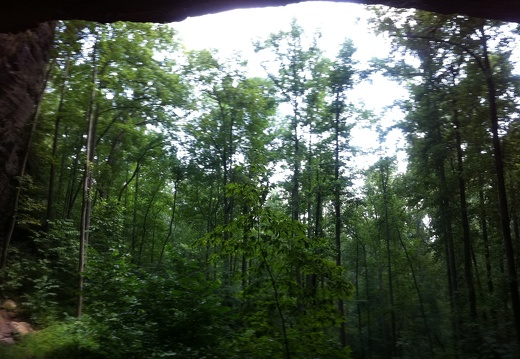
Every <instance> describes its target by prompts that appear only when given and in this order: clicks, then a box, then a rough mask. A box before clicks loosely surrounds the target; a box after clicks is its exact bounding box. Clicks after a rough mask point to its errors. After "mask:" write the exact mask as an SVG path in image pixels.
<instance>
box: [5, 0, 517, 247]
mask: <svg viewBox="0 0 520 359" xmlns="http://www.w3.org/2000/svg"><path fill="white" fill-rule="evenodd" d="M296 2H299V1H291V0H177V1H173V0H72V1H71V0H38V1H34V0H18V1H10V2H8V3H7V4H3V5H2V8H1V11H0V244H1V243H2V242H3V240H4V238H5V237H4V235H5V233H6V224H7V223H8V221H9V219H10V217H11V216H12V213H13V210H12V208H13V195H14V190H15V186H16V181H15V177H16V176H17V175H19V174H20V170H21V165H22V160H23V155H24V152H25V149H26V146H27V139H28V133H29V130H30V123H31V117H32V115H33V113H34V110H35V107H36V105H37V103H38V101H39V98H40V93H41V88H42V84H43V78H44V74H45V69H46V64H47V59H48V53H49V49H50V46H51V42H52V34H53V24H52V23H49V22H46V21H49V20H58V19H62V20H69V19H81V20H93V21H98V22H114V21H118V20H128V21H138V22H171V21H181V20H184V19H185V18H186V17H188V16H197V15H203V14H209V13H215V12H219V11H225V10H230V9H235V8H251V7H262V6H282V5H287V4H290V3H296ZM349 2H355V3H364V4H382V5H389V6H394V7H401V8H418V9H422V10H429V11H436V12H439V13H444V14H448V13H462V14H467V15H471V16H477V17H486V18H489V19H497V20H503V21H515V22H520V1H519V0H350V1H349ZM42 22H44V23H42ZM28 29H30V30H28ZM9 32H13V33H16V34H7V33H9ZM2 33H3V34H2Z"/></svg>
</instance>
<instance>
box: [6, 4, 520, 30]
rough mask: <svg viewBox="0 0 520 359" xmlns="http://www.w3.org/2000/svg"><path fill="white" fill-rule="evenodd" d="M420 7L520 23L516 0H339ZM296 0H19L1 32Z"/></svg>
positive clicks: (161, 18)
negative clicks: (56, 22) (75, 21)
mask: <svg viewBox="0 0 520 359" xmlns="http://www.w3.org/2000/svg"><path fill="white" fill-rule="evenodd" d="M341 1H343V2H353V3H363V4H371V5H372V4H381V5H388V6H394V7H401V8H418V9H422V10H428V11H435V12H439V13H443V14H449V13H462V14H467V15H471V16H476V17H485V18H489V19H496V20H503V21H514V22H520V1H518V0H341ZM297 2H301V1H295V0H176V1H173V0H144V1H143V0H73V1H71V0H38V1H34V0H18V1H10V2H8V4H6V5H3V6H2V10H1V11H0V32H9V31H20V30H25V29H27V28H32V27H35V26H36V25H37V24H38V23H40V22H43V21H48V20H70V19H82V20H93V21H98V22H113V21H118V20H126V21H139V22H172V21H181V20H184V19H185V18H186V17H188V16H198V15H204V14H209V13H215V12H219V11H225V10H230V9H236V8H251V7H265V6H282V5H287V4H290V3H297Z"/></svg>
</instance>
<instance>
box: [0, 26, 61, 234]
mask: <svg viewBox="0 0 520 359" xmlns="http://www.w3.org/2000/svg"><path fill="white" fill-rule="evenodd" d="M53 33H54V23H53V22H47V23H42V24H40V25H39V26H38V27H37V28H35V29H33V30H27V31H24V32H20V33H18V34H16V35H13V34H0V243H1V242H2V240H3V235H4V233H5V225H6V223H7V222H8V221H9V219H10V217H11V215H12V209H13V206H12V202H13V195H14V191H15V189H16V185H17V181H16V176H18V175H19V174H20V170H21V165H22V160H23V156H24V153H25V150H26V145H27V138H28V134H29V130H30V127H31V126H30V125H31V119H32V115H33V113H34V110H35V108H36V105H37V103H38V101H39V100H40V95H41V91H42V85H43V80H44V76H45V72H46V68H47V62H48V57H49V56H48V55H49V51H50V49H51V44H52V37H53Z"/></svg>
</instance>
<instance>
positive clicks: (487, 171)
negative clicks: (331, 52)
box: [0, 8, 520, 359]
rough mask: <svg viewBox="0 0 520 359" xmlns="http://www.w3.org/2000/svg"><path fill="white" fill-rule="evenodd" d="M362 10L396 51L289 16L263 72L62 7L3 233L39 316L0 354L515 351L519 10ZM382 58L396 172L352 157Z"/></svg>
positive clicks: (155, 28) (16, 296) (7, 260)
mask: <svg viewBox="0 0 520 359" xmlns="http://www.w3.org/2000/svg"><path fill="white" fill-rule="evenodd" d="M372 11H373V18H372V20H371V30H372V31H373V32H374V33H376V34H379V35H380V36H385V37H386V38H388V41H390V42H391V45H392V52H391V53H390V54H388V57H386V58H379V59H373V60H372V61H371V62H370V63H359V62H358V61H356V60H355V57H354V55H355V53H356V48H355V46H354V43H353V42H352V41H351V40H350V39H345V41H344V42H343V44H342V45H341V46H340V47H339V48H338V49H337V52H336V56H335V57H327V56H325V54H324V52H323V50H322V49H321V48H320V41H319V40H320V37H319V33H317V32H316V33H308V32H306V31H304V29H303V27H301V26H300V25H299V24H298V22H297V21H296V20H294V21H293V22H291V24H290V26H289V27H288V28H287V29H288V30H280V31H279V32H276V33H272V34H271V35H270V36H269V37H267V38H264V39H259V40H255V41H254V44H253V46H254V49H255V53H256V54H257V56H258V57H259V58H262V59H263V62H262V66H263V68H264V70H265V71H264V72H265V74H264V76H260V77H253V76H250V75H249V73H248V71H247V61H246V60H245V59H243V58H240V57H239V56H238V55H237V56H236V57H235V58H233V59H228V60H227V61H223V60H222V59H221V58H220V57H219V56H218V54H217V53H216V50H211V49H207V50H186V49H185V48H184V47H183V46H182V44H181V42H180V41H179V40H178V38H177V34H176V31H175V30H174V28H173V27H171V26H169V25H159V24H146V23H144V24H143V23H140V24H138V23H114V24H99V23H91V22H83V21H67V22H64V21H62V22H58V23H57V27H56V34H55V42H54V47H53V52H52V55H51V58H50V60H49V64H48V70H47V74H46V79H45V85H44V88H43V89H42V101H41V103H40V105H39V106H38V108H36V109H35V110H34V116H33V121H32V127H31V129H29V130H30V138H29V141H28V143H27V150H26V153H25V161H24V163H25V164H24V170H23V173H22V175H21V176H20V177H19V178H18V190H17V196H16V211H15V213H16V215H15V216H14V217H13V218H12V220H11V223H10V226H9V228H8V229H9V230H8V233H6V234H5V235H4V234H2V237H1V238H0V245H1V258H0V300H6V299H9V300H13V301H15V302H16V303H17V304H18V305H19V306H20V307H21V308H22V310H23V315H24V316H25V318H26V320H27V321H29V322H30V323H32V325H33V326H34V328H35V329H36V330H35V331H34V332H33V333H30V334H28V335H24V336H23V337H20V338H17V340H16V342H15V343H14V344H2V343H0V357H1V358H6V359H21V358H34V359H70V358H85V359H119V358H121V359H123V358H124V359H133V358H135V359H148V358H185V359H190V358H193V359H202V358H207V359H210V358H213V359H218V358H226V359H233V358H236V359H239V358H240V359H244V358H246V359H264V358H271V359H278V358H279V359H307V358H308V359H316V358H324V359H334V358H352V359H370V358H374V359H375V358H410V359H411V358H460V359H466V358H468V359H469V358H482V359H484V358H493V359H495V358H512V359H514V358H518V357H519V356H520V349H519V348H520V295H519V288H518V275H519V269H518V262H519V260H520V182H519V179H520V151H518V150H515V148H516V145H520V122H519V114H520V101H519V95H520V75H519V72H518V70H517V69H516V68H515V66H517V65H516V64H515V61H514V50H515V43H516V46H517V44H518V43H519V41H520V39H519V36H520V27H519V26H518V25H517V24H508V23H502V22H497V21H491V20H484V19H478V18H470V17H467V16H462V15H452V16H448V15H439V14H434V13H429V12H423V11H416V10H388V9H384V10H383V9H381V8H374V9H373V10H372ZM375 74H383V75H384V76H386V77H387V78H390V79H392V80H393V81H396V82H398V83H399V84H400V86H402V87H403V88H405V89H406V90H407V91H408V96H407V98H406V99H404V100H401V101H399V102H397V103H395V104H394V107H397V108H399V110H400V111H402V112H403V113H404V114H405V115H404V116H403V119H402V120H401V121H399V122H398V123H397V124H396V125H395V126H393V127H392V130H393V129H395V130H398V131H401V132H402V133H403V135H404V137H405V139H406V147H405V151H406V156H407V159H406V169H405V170H399V167H400V166H399V163H398V162H399V161H398V159H397V158H396V157H395V156H389V155H387V154H385V152H384V151H379V152H377V151H376V152H375V153H373V154H372V155H377V156H378V160H377V161H376V162H375V163H374V164H371V165H370V166H368V167H367V168H364V169H359V167H358V166H356V163H358V162H359V161H363V156H365V155H366V153H364V152H363V150H362V149H359V148H357V147H356V146H354V145H352V144H351V139H352V129H353V128H354V127H355V126H360V125H364V124H365V125H366V126H372V127H374V128H378V129H379V131H378V133H376V134H375V135H374V137H375V140H378V141H380V142H379V144H380V146H383V145H384V141H385V140H384V139H385V136H386V135H387V132H388V131H389V130H388V129H386V130H385V129H382V127H381V126H378V125H377V124H378V123H379V122H380V121H381V120H382V118H381V117H380V116H381V115H380V114H376V113H374V112H373V111H370V110H367V109H366V108H365V107H364V106H363V104H361V103H358V102H356V101H352V100H351V99H350V98H349V96H350V95H351V93H352V90H353V89H354V88H355V86H356V85H357V84H359V83H362V82H364V81H370V80H371V78H372V76H373V75H375ZM373 96H377V94H376V93H374V94H373ZM367 140H368V139H367ZM516 142H518V143H517V144H516V145H515V143H516Z"/></svg>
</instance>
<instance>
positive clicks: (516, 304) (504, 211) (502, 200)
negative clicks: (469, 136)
mask: <svg viewBox="0 0 520 359" xmlns="http://www.w3.org/2000/svg"><path fill="white" fill-rule="evenodd" d="M480 30H481V34H482V36H481V44H482V49H483V60H484V68H483V71H484V75H485V76H486V82H487V90H488V101H489V112H490V120H491V132H492V134H493V153H494V158H495V170H496V176H497V190H498V203H499V207H500V222H501V225H502V239H503V243H504V253H505V257H506V263H507V275H508V284H509V292H510V296H511V307H512V308H513V321H514V326H515V330H516V340H517V345H518V347H520V294H519V292H518V276H517V273H516V264H515V252H514V248H513V241H512V238H511V228H510V220H509V209H508V207H507V193H506V183H505V176H504V162H503V159H502V148H501V143H500V136H499V134H498V130H499V123H498V110H497V103H496V98H497V94H496V88H495V82H494V79H493V71H492V68H491V64H490V61H489V54H488V45H487V36H486V34H485V32H484V25H482V27H481V29H480Z"/></svg>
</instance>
